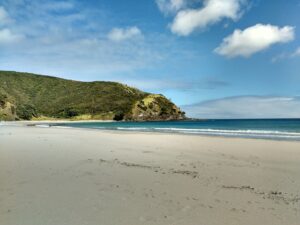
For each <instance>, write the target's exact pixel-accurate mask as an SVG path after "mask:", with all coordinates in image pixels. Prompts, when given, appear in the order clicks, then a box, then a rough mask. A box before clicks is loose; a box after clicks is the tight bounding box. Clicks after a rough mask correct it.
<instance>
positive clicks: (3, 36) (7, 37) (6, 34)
mask: <svg viewBox="0 0 300 225" xmlns="http://www.w3.org/2000/svg"><path fill="white" fill-rule="evenodd" d="M22 39H23V35H19V34H15V33H13V32H12V31H11V30H9V29H7V28H6V29H2V30H0V44H10V43H15V42H18V41H20V40H22Z"/></svg>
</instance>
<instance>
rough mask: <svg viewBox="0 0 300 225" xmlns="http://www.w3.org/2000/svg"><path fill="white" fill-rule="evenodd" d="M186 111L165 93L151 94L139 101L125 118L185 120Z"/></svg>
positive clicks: (135, 119)
mask: <svg viewBox="0 0 300 225" xmlns="http://www.w3.org/2000/svg"><path fill="white" fill-rule="evenodd" d="M184 119H186V117H185V113H184V112H183V111H181V110H180V108H179V107H177V106H176V105H175V104H174V103H172V102H171V101H170V100H168V99H167V98H166V97H164V96H163V95H156V94H151V95H148V96H146V97H145V98H144V99H142V100H140V101H137V102H136V103H135V104H134V106H133V108H132V110H131V112H130V114H129V115H127V116H126V117H125V120H132V121H163V120H184Z"/></svg>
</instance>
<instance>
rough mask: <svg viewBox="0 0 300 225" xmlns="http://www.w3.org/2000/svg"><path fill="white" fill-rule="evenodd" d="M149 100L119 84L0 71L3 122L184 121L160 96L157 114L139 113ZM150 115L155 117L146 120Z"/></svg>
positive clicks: (173, 106)
mask: <svg viewBox="0 0 300 225" xmlns="http://www.w3.org/2000/svg"><path fill="white" fill-rule="evenodd" d="M149 96H151V95H150V94H149V93H145V92H143V91H140V90H138V89H135V88H131V87H128V86H126V85H123V84H120V83H116V82H98V81H97V82H79V81H72V80H65V79H61V78H56V77H49V76H40V75H35V74H28V73H18V72H7V71H0V120H31V119H74V120H76V119H83V120H84V119H116V120H122V119H126V120H167V119H183V118H184V113H182V112H181V111H180V110H179V108H177V107H176V106H175V105H174V104H173V103H171V102H170V101H169V100H167V99H166V98H165V97H163V96H161V95H159V96H160V97H159V98H156V100H157V99H160V100H159V103H158V102H157V101H154V102H155V103H154V105H155V109H154V110H155V112H153V113H152V112H151V110H152V109H149V108H147V109H146V108H145V107H144V109H145V110H143V109H140V108H139V106H142V104H143V103H142V102H141V101H143V100H144V99H147V98H148V100H147V101H148V103H147V104H149ZM151 99H152V100H153V99H154V98H151ZM162 99H163V100H162ZM171 108H172V109H171ZM173 108H174V109H175V108H176V110H174V109H173ZM168 109H170V110H168ZM150 114H151V115H152V114H153V115H155V116H145V115H150Z"/></svg>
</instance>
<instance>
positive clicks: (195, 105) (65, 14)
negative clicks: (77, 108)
mask: <svg viewBox="0 0 300 225" xmlns="http://www.w3.org/2000/svg"><path fill="white" fill-rule="evenodd" d="M299 12H300V0H289V1H286V0H272V1H271V0H127V1H120V0H118V1H117V0H85V1H81V0H0V70H9V71H19V72H31V73H37V74H44V75H53V76H58V77H62V78H66V79H73V80H80V81H95V80H104V81H117V82H122V83H126V84H128V85H130V86H133V87H137V88H139V89H142V90H144V91H147V92H153V93H161V94H163V95H165V96H166V97H167V98H169V99H171V100H172V101H173V102H174V103H176V104H177V105H179V106H180V107H181V108H182V109H183V110H185V111H186V113H187V115H188V116H190V117H197V118H295V117H297V118H300V85H299V83H300V72H299V71H300V39H299V37H300V13H299Z"/></svg>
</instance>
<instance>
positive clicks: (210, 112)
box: [182, 96, 300, 119]
mask: <svg viewBox="0 0 300 225" xmlns="http://www.w3.org/2000/svg"><path fill="white" fill-rule="evenodd" d="M182 108H183V110H185V111H186V112H187V114H188V116H190V117H194V118H221V119H232V118H237V119H238V118H241V119H242V118H244V119H247V118H300V97H285V96H280V97H278V96H236V97H229V98H223V99H217V100H212V101H206V102H202V103H199V104H195V105H190V106H183V107H182Z"/></svg>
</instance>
